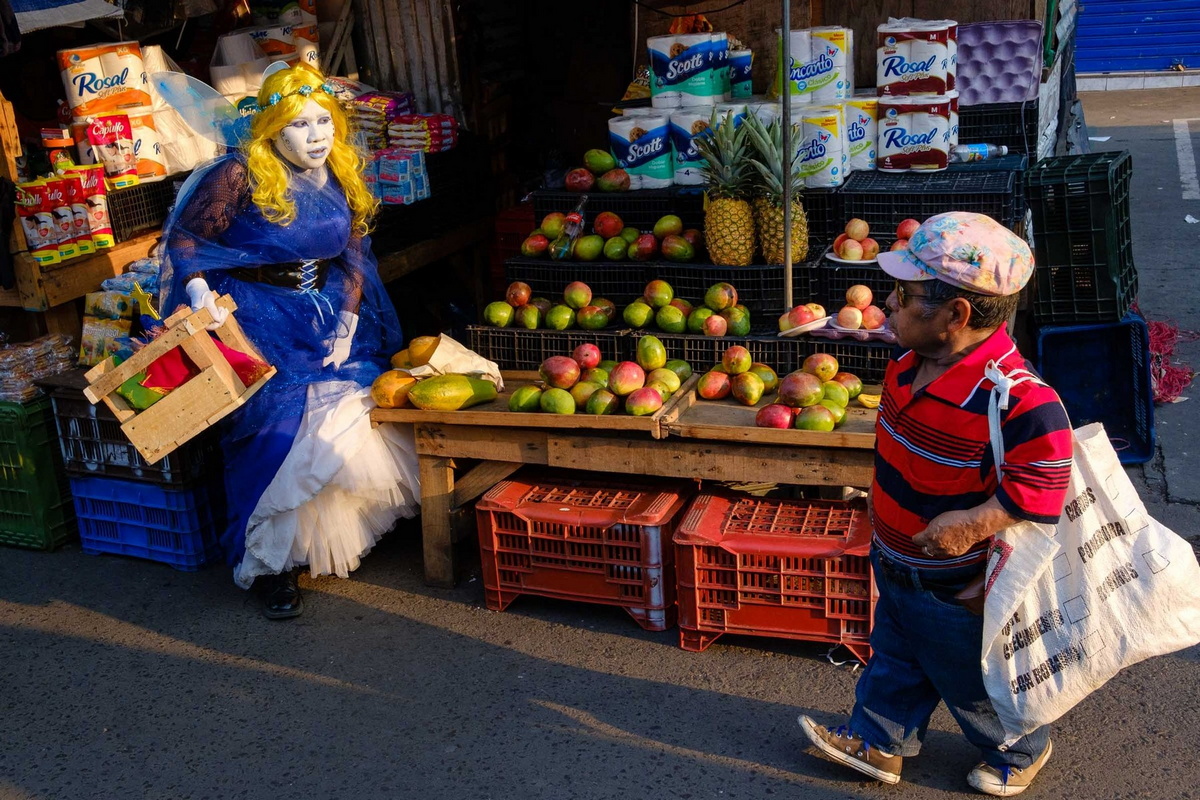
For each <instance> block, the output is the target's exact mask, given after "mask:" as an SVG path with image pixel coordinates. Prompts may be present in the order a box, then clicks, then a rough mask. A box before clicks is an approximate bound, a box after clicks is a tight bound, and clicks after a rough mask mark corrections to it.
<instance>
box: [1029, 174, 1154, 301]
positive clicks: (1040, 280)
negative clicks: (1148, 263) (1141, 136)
mask: <svg viewBox="0 0 1200 800" xmlns="http://www.w3.org/2000/svg"><path fill="white" fill-rule="evenodd" d="M1132 176H1133V158H1132V157H1131V156H1130V154H1129V153H1128V152H1127V151H1120V152H1105V153H1089V154H1085V155H1077V156H1064V157H1062V158H1049V159H1046V160H1044V161H1041V162H1039V163H1038V164H1036V165H1035V166H1034V167H1033V168H1032V169H1030V170H1029V171H1028V172H1027V173H1026V176H1025V188H1026V192H1027V194H1028V198H1029V208H1030V211H1031V213H1032V218H1033V235H1034V244H1035V248H1036V251H1037V252H1036V255H1037V270H1036V273H1035V278H1036V281H1037V292H1036V294H1035V296H1034V305H1033V312H1034V318H1035V319H1036V320H1037V321H1038V322H1039V323H1041V324H1069V323H1076V322H1118V321H1120V320H1121V318H1122V317H1124V316H1125V313H1126V312H1127V311H1128V310H1129V308H1130V306H1131V305H1132V304H1133V301H1134V300H1135V299H1136V298H1137V268H1136V267H1135V266H1134V263H1133V233H1132V229H1131V225H1130V215H1129V194H1130V183H1131V181H1132Z"/></svg>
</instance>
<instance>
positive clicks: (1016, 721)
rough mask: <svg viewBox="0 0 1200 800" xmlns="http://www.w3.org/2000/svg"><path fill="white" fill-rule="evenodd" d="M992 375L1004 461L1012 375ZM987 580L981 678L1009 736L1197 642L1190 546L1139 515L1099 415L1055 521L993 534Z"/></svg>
mask: <svg viewBox="0 0 1200 800" xmlns="http://www.w3.org/2000/svg"><path fill="white" fill-rule="evenodd" d="M1026 375H1027V373H1026ZM988 378H989V379H991V380H992V381H993V383H995V384H996V385H997V388H996V389H993V390H992V400H991V409H990V411H991V413H990V415H989V416H990V420H991V430H992V446H993V452H994V453H995V455H996V464H997V465H998V466H997V469H998V470H1001V469H1002V464H1003V453H1004V449H1003V444H1002V443H1001V442H1000V440H999V431H1000V423H999V419H1000V415H999V411H1000V409H1003V408H1006V407H1007V401H1008V391H1007V390H1008V388H1010V387H1011V386H1012V385H1013V384H1014V381H1013V380H1011V379H1010V378H1009V377H1008V376H1004V375H1001V374H999V373H998V372H997V371H996V370H995V369H994V368H993V369H990V370H989V373H988ZM1022 379H1032V376H1029V377H1023V378H1017V380H1018V381H1019V380H1022ZM1001 474H1002V473H1001ZM985 587H986V592H987V594H986V599H985V604H984V621H983V656H982V663H983V682H984V685H985V686H986V687H987V692H988V696H989V697H990V698H991V700H992V704H993V706H995V709H996V713H997V714H998V715H999V717H1000V722H1001V723H1002V724H1003V726H1004V731H1005V735H1006V743H1007V744H1012V743H1013V742H1015V741H1016V740H1017V739H1019V738H1020V737H1021V736H1023V735H1024V734H1026V733H1029V732H1030V731H1033V730H1035V729H1036V728H1038V727H1040V726H1042V725H1045V724H1046V723H1049V722H1053V721H1054V720H1056V719H1058V718H1059V717H1061V716H1062V715H1063V714H1065V713H1066V712H1067V711H1069V710H1070V709H1071V708H1073V707H1074V706H1075V705H1076V704H1077V703H1078V702H1079V701H1080V700H1082V699H1083V698H1085V697H1087V696H1088V695H1089V694H1091V693H1092V692H1094V691H1095V690H1096V689H1098V688H1100V687H1101V686H1103V685H1104V683H1105V682H1107V681H1108V679H1109V678H1111V677H1113V676H1114V675H1116V674H1117V672H1119V671H1120V670H1121V669H1123V668H1125V667H1128V666H1130V665H1131V664H1136V663H1137V662H1139V661H1142V660H1144V659H1147V658H1150V657H1151V656H1157V655H1163V654H1165V653H1171V652H1174V651H1176V650H1182V649H1183V648H1186V647H1190V646H1192V645H1194V644H1196V643H1197V642H1200V565H1198V564H1197V562H1196V556H1195V554H1194V553H1193V551H1192V547H1191V545H1189V544H1188V543H1187V542H1185V541H1184V540H1183V539H1182V538H1180V537H1179V536H1178V535H1176V534H1175V533H1173V532H1172V531H1171V530H1169V529H1168V528H1166V527H1165V526H1163V525H1162V524H1160V523H1159V522H1157V521H1155V520H1154V519H1152V518H1151V517H1150V515H1149V514H1147V513H1146V507H1145V505H1143V503H1142V501H1141V499H1140V498H1139V497H1138V494H1137V490H1136V489H1134V487H1133V484H1132V483H1131V482H1130V480H1129V477H1128V476H1127V475H1126V474H1125V470H1124V469H1123V468H1122V467H1121V464H1120V462H1119V461H1118V460H1117V454H1116V452H1115V451H1114V450H1113V448H1112V444H1110V443H1109V440H1108V436H1107V435H1106V434H1105V433H1104V427H1103V426H1102V425H1100V424H1099V423H1095V424H1092V425H1086V426H1084V427H1082V428H1079V429H1077V430H1076V431H1074V465H1073V467H1072V469H1071V481H1070V486H1069V487H1068V489H1067V497H1066V503H1065V506H1064V509H1063V514H1062V518H1061V519H1060V520H1059V523H1058V524H1057V525H1035V524H1033V523H1022V524H1019V525H1016V526H1013V527H1012V528H1009V529H1007V530H1004V531H1002V532H1001V533H1000V534H998V535H997V536H996V538H995V542H994V544H993V546H992V549H991V553H990V557H989V560H988V567H987V576H986V583H985Z"/></svg>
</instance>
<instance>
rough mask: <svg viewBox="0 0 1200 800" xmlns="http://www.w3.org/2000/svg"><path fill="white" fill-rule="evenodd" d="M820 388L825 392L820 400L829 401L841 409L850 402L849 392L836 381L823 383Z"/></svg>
mask: <svg viewBox="0 0 1200 800" xmlns="http://www.w3.org/2000/svg"><path fill="white" fill-rule="evenodd" d="M821 386H822V388H824V390H825V396H824V397H823V398H821V399H822V400H831V401H833V402H835V403H837V404H838V405H839V406H841V407H842V408H845V407H846V405H847V404H848V403H849V402H850V392H848V391H847V390H846V387H845V386H843V385H842V384H841V383H839V382H838V381H825V382H824V383H823V384H821Z"/></svg>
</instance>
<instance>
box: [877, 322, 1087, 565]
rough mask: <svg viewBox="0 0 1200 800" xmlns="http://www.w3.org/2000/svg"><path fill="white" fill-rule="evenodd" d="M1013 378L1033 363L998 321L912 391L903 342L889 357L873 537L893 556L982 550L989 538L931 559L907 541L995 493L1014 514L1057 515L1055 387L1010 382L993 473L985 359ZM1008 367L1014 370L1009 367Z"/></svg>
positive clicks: (1061, 418) (1061, 416) (1046, 518)
mask: <svg viewBox="0 0 1200 800" xmlns="http://www.w3.org/2000/svg"><path fill="white" fill-rule="evenodd" d="M992 360H995V361H996V362H997V363H998V364H999V366H1000V370H1001V372H1003V373H1005V374H1009V375H1012V377H1014V378H1016V377H1018V376H1020V375H1021V374H1029V373H1030V372H1031V367H1030V366H1029V364H1028V363H1027V362H1026V361H1025V359H1024V357H1023V356H1021V354H1020V353H1019V352H1017V346H1016V344H1014V343H1013V340H1012V339H1011V338H1010V337H1009V335H1008V328H1007V326H1006V325H1002V326H1001V327H1000V328H999V329H998V330H997V331H996V332H995V333H994V334H992V335H991V336H990V337H989V338H988V339H987V340H986V341H984V342H983V343H982V344H981V345H979V347H977V348H976V349H975V350H974V351H973V352H972V353H970V354H969V355H968V356H967V357H966V358H964V359H963V360H962V361H960V362H958V363H957V364H955V365H954V366H952V367H951V368H950V369H949V370H947V371H946V372H945V373H943V374H942V375H940V376H938V377H937V378H936V379H934V380H933V381H932V382H930V383H929V384H928V385H927V386H925V387H924V388H922V389H921V390H920V391H919V392H916V393H914V392H913V391H912V385H913V379H914V378H915V377H916V372H917V365H918V363H919V359H918V357H917V355H916V354H915V353H913V352H912V351H911V350H910V351H907V352H902V353H899V354H898V355H897V356H895V357H894V358H893V359H892V362H891V363H890V364H889V365H888V369H887V374H886V376H885V378H884V388H883V401H882V402H881V403H880V406H879V419H878V421H877V422H876V426H875V434H876V453H875V480H874V484H873V488H872V500H873V503H874V508H875V520H874V522H875V535H876V541H877V542H878V543H879V545H880V546H881V547H883V548H884V551H885V552H886V553H888V554H889V555H890V556H891V557H893V558H896V559H897V560H900V561H903V562H905V563H909V564H912V565H914V566H919V567H928V568H935V567H951V566H962V565H963V564H969V563H972V562H975V561H981V560H983V559H984V557H985V555H986V551H987V546H988V542H987V541H984V542H980V543H979V544H978V545H976V546H975V547H974V548H972V549H971V551H970V552H968V553H966V554H964V555H961V556H957V557H955V558H951V559H931V558H929V557H928V556H927V555H925V553H923V552H922V551H921V549H920V548H919V547H916V546H914V545H913V543H912V538H913V536H915V535H916V534H918V533H920V532H921V531H923V530H925V528H926V526H927V525H928V523H929V521H930V520H931V519H933V518H934V517H936V516H938V515H939V514H942V513H944V512H946V511H954V510H962V509H968V508H973V507H975V506H977V505H979V504H980V503H982V502H984V501H986V500H987V499H988V498H989V497H991V496H992V495H996V497H997V499H998V500H999V501H1000V504H1001V505H1002V506H1003V507H1004V508H1005V509H1006V510H1007V511H1008V512H1009V513H1010V514H1012V515H1013V516H1015V517H1019V518H1021V519H1027V520H1031V521H1033V522H1044V523H1055V522H1057V521H1058V518H1059V515H1060V514H1061V513H1062V506H1063V500H1064V497H1065V495H1066V490H1067V482H1068V479H1069V478H1070V473H1071V447H1072V434H1071V423H1070V421H1069V420H1068V419H1067V414H1066V411H1065V410H1064V409H1063V406H1062V403H1061V401H1060V400H1059V398H1058V394H1057V393H1056V392H1055V391H1054V390H1053V389H1051V388H1050V387H1049V386H1046V385H1045V384H1044V383H1041V382H1039V381H1026V382H1024V383H1021V384H1018V385H1017V386H1015V387H1013V389H1012V391H1011V393H1010V401H1009V409H1008V411H1007V412H1004V416H1003V422H1002V423H1001V431H1002V433H1003V436H1004V448H1005V452H1004V480H1003V482H1001V483H999V484H998V483H997V480H996V469H995V464H994V459H993V457H992V448H991V444H990V440H989V438H988V419H987V411H988V397H989V395H990V393H991V388H992V383H991V381H989V380H987V379H986V378H984V376H983V371H984V368H985V367H986V366H987V364H988V362H989V361H992ZM1012 373H1016V374H1015V375H1013V374H1012Z"/></svg>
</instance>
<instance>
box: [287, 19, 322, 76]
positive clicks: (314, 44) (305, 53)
mask: <svg viewBox="0 0 1200 800" xmlns="http://www.w3.org/2000/svg"><path fill="white" fill-rule="evenodd" d="M292 41H293V42H295V44H296V55H297V57H299V59H300V60H301V61H303V62H304V63H305V64H308V65H309V66H313V67H316V68H318V69H320V67H321V48H320V46H319V44H318V43H319V41H320V34H319V33H318V32H317V26H316V24H315V23H314V24H312V25H296V26H293V27H292Z"/></svg>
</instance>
